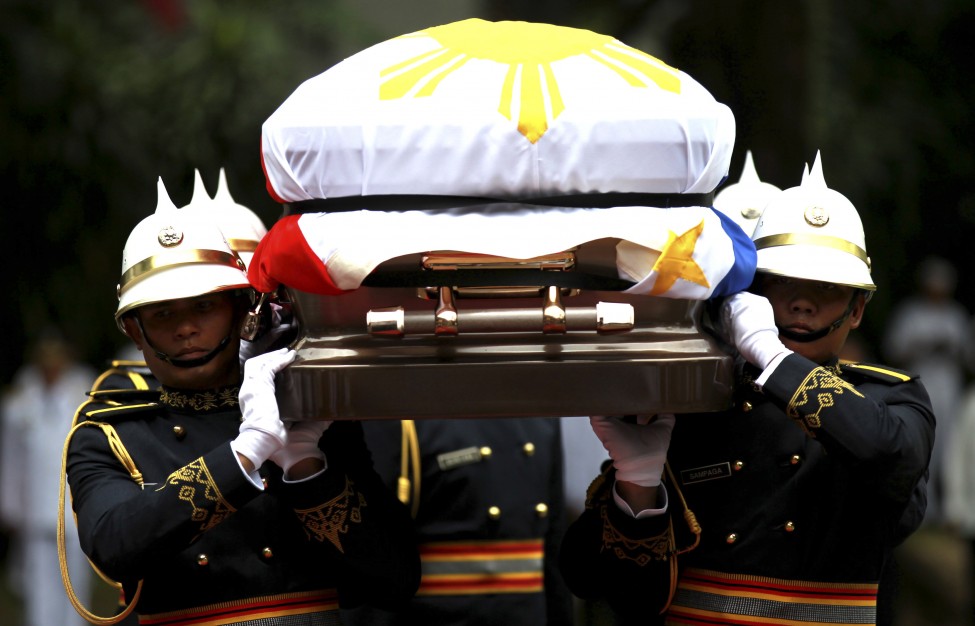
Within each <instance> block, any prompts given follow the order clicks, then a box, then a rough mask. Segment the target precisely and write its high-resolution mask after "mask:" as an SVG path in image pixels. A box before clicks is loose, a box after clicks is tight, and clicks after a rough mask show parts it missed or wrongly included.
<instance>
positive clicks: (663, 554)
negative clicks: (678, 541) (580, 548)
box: [599, 504, 670, 567]
mask: <svg viewBox="0 0 975 626" xmlns="http://www.w3.org/2000/svg"><path fill="white" fill-rule="evenodd" d="M608 508H609V507H608V505H606V504H604V505H602V506H601V507H600V511H599V516H600V518H602V521H603V545H602V546H601V548H600V552H605V551H606V550H609V551H610V552H612V553H613V556H615V557H616V558H617V559H620V560H624V561H633V562H634V563H636V564H637V565H639V566H640V567H643V566H644V565H646V564H647V563H652V562H654V561H666V560H667V554H668V553H669V552H670V533H669V532H668V530H667V529H665V530H664V531H663V532H662V533H660V534H659V535H656V536H654V537H647V538H646V539H630V538H628V537H626V536H624V535H623V533H621V532H620V531H619V530H617V529H616V527H615V526H613V522H612V521H610V519H609V513H608Z"/></svg>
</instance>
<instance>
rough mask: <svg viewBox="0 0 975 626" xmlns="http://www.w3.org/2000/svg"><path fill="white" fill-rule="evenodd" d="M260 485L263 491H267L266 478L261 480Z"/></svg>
mask: <svg viewBox="0 0 975 626" xmlns="http://www.w3.org/2000/svg"><path fill="white" fill-rule="evenodd" d="M261 484H262V485H264V488H265V489H267V479H266V478H261Z"/></svg>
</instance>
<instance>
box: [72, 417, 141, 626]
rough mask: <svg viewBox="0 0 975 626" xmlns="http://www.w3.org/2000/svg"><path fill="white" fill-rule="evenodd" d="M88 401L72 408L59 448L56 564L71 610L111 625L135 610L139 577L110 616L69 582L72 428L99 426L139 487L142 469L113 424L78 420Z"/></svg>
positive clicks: (108, 580)
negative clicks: (68, 478)
mask: <svg viewBox="0 0 975 626" xmlns="http://www.w3.org/2000/svg"><path fill="white" fill-rule="evenodd" d="M89 404H91V401H87V402H84V403H82V404H81V406H79V407H78V410H77V411H75V414H74V418H73V419H72V426H71V430H70V431H69V432H68V436H67V437H66V438H65V440H64V448H63V449H62V450H61V478H60V481H59V483H60V484H59V485H58V529H57V533H58V535H57V541H58V565H59V566H60V569H61V582H63V583H64V590H65V592H66V593H67V595H68V601H70V602H71V606H73V607H74V610H75V611H77V612H78V615H80V616H81V617H83V618H84V619H86V620H87V621H88V622H89V623H91V624H95V625H96V626H113V625H114V624H118V623H119V622H121V621H122V620H124V619H125V618H127V617H128V616H129V615H131V614H132V611H134V610H135V605H136V604H137V603H138V602H139V597H140V596H141V595H142V581H141V580H140V581H139V583H138V584H137V585H136V588H135V594H134V596H133V597H132V602H130V603H129V604H128V606H126V607H124V608H123V610H122V612H121V613H119V614H118V615H114V616H112V617H102V616H101V615H95V614H94V613H92V612H91V611H89V610H88V608H87V607H85V605H84V604H83V603H82V602H81V599H80V598H79V597H78V594H76V593H75V590H74V585H73V584H72V583H71V575H70V574H69V573H68V558H67V550H66V547H65V535H64V533H65V528H64V512H65V511H64V499H65V498H64V496H65V477H66V476H67V468H68V449H69V448H70V447H71V438H72V437H74V434H75V432H77V431H78V429H79V428H84V427H88V426H94V427H97V428H101V430H102V432H104V433H105V436H106V437H108V442H109V447H110V448H111V450H112V453H113V454H114V455H115V457H116V458H117V459H118V460H119V462H120V463H121V464H122V466H123V467H125V469H126V471H128V472H129V475H130V476H131V477H132V480H134V481H135V482H136V484H138V485H139V487H142V486H143V485H142V473H141V472H139V469H138V468H137V467H136V465H135V461H133V460H132V457H131V456H130V455H129V453H128V450H126V449H125V446H124V445H123V444H122V440H121V439H120V438H119V436H118V433H116V432H115V428H113V427H112V426H111V425H110V424H105V423H104V422H92V421H83V422H80V423H79V422H78V417H79V415H80V414H81V412H82V410H83V409H84V408H86V407H87V406H88V405H89ZM72 517H73V518H74V522H75V525H77V524H78V518H77V516H75V515H73V514H72ZM88 564H89V565H91V568H92V569H93V570H95V573H97V574H98V576H99V577H100V578H101V579H102V580H104V581H105V582H106V583H108V584H109V585H110V586H112V587H113V588H115V589H116V590H117V591H119V593H120V596H121V591H122V584H121V583H118V582H115V581H114V580H112V579H111V578H109V577H108V576H106V575H105V574H104V573H102V571H101V570H100V569H98V568H97V567H95V564H94V563H92V562H91V560H90V559H89V560H88Z"/></svg>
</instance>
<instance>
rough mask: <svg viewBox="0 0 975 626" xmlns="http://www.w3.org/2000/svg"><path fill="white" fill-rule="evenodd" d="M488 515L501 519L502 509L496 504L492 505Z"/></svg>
mask: <svg viewBox="0 0 975 626" xmlns="http://www.w3.org/2000/svg"><path fill="white" fill-rule="evenodd" d="M488 517H490V518H491V519H494V520H497V519H501V509H500V508H498V507H496V506H492V507H491V508H489V509H488Z"/></svg>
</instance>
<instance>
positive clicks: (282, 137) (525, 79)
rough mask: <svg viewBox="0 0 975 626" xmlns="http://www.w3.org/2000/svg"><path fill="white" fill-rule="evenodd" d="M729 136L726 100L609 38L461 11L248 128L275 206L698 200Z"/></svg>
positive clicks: (360, 61)
mask: <svg viewBox="0 0 975 626" xmlns="http://www.w3.org/2000/svg"><path fill="white" fill-rule="evenodd" d="M734 139H735V120H734V116H733V115H732V113H731V110H730V109H728V107H727V106H725V105H724V104H721V103H719V102H717V101H716V100H715V99H714V97H713V96H711V94H710V93H708V91H707V90H705V89H704V87H702V86H701V85H700V84H699V83H698V82H697V81H695V80H694V79H693V78H691V77H690V76H688V75H687V74H685V73H684V72H682V71H680V70H678V69H675V68H673V67H670V66H668V65H666V64H665V63H664V62H662V61H660V60H659V59H656V58H654V57H652V56H650V55H649V54H646V53H644V52H641V51H639V50H636V49H635V48H631V47H630V46H627V45H625V44H623V43H621V42H619V41H617V40H616V39H614V38H612V37H608V36H606V35H600V34H597V33H594V32H591V31H588V30H581V29H575V28H566V27H561V26H552V25H549V24H536V23H527V22H487V21H484V20H479V19H469V20H464V21H462V22H456V23H453V24H447V25H444V26H437V27H434V28H428V29H426V30H422V31H419V32H416V33H412V34H409V35H403V36H401V37H397V38H394V39H390V40H388V41H384V42H382V43H379V44H376V45H374V46H372V47H370V48H367V49H366V50H363V51H362V52H359V53H358V54H355V55H353V56H351V57H349V58H348V59H346V60H345V61H342V62H341V63H339V64H337V65H335V66H334V67H332V68H331V69H329V70H328V71H326V72H324V73H323V74H320V75H318V76H315V77H314V78H311V79H309V80H308V81H306V82H305V83H304V84H302V85H301V86H300V87H298V89H297V90H296V91H295V92H294V93H293V94H292V95H291V96H290V97H288V99H287V100H285V101H284V103H283V104H281V106H280V107H279V108H278V110H277V111H275V112H274V113H273V114H272V115H271V116H270V118H268V119H267V121H266V122H265V123H264V126H263V138H262V148H263V151H262V152H263V159H264V169H265V172H266V174H267V183H268V190H269V191H270V193H271V195H272V196H273V197H275V198H277V199H278V200H279V201H281V202H296V201H300V200H308V199H313V198H334V197H342V196H370V195H385V194H431V195H458V196H475V197H484V196H486V197H492V198H498V197H509V198H510V197H517V198H524V197H530V196H533V195H551V194H569V193H605V192H646V193H707V192H711V191H713V190H714V189H715V188H717V186H718V185H719V184H720V182H721V181H722V180H723V179H724V178H725V177H726V176H727V174H728V166H729V162H730V159H731V151H732V147H733V145H734Z"/></svg>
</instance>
